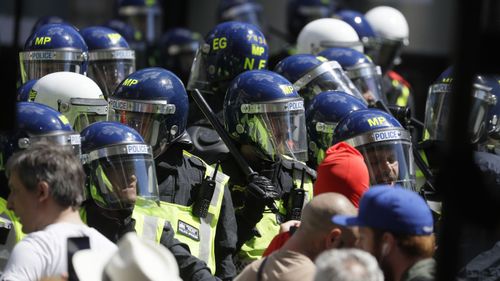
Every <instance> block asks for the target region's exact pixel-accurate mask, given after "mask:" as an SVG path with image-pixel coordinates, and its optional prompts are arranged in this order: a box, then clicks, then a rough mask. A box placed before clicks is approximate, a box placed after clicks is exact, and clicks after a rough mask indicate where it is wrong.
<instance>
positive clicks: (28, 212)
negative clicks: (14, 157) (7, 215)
mask: <svg viewBox="0 0 500 281" xmlns="http://www.w3.org/2000/svg"><path fill="white" fill-rule="evenodd" d="M9 188H10V194H9V197H8V200H7V207H8V208H9V209H10V210H13V211H14V213H15V214H16V215H17V216H18V217H19V221H20V222H21V224H22V226H23V228H22V230H23V232H24V233H31V232H34V231H37V230H39V229H38V227H37V225H38V221H39V217H38V214H39V210H38V208H37V206H38V197H37V192H32V191H29V190H27V188H26V186H24V184H23V183H22V182H21V181H20V179H19V176H18V174H17V172H15V171H13V172H12V174H11V176H10V178H9Z"/></svg>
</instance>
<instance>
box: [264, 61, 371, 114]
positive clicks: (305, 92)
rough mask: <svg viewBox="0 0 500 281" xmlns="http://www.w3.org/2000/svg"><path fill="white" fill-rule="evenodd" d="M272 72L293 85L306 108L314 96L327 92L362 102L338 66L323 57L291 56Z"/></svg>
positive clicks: (361, 98) (357, 92)
mask: <svg viewBox="0 0 500 281" xmlns="http://www.w3.org/2000/svg"><path fill="white" fill-rule="evenodd" d="M274 71H275V72H276V73H278V74H280V75H282V76H283V77H285V78H286V79H288V81H290V82H292V83H293V87H294V88H295V90H296V91H298V92H299V94H300V95H301V96H302V97H303V98H304V101H305V103H306V106H307V104H308V103H309V102H310V101H311V99H312V98H313V97H314V96H316V95H317V94H319V93H321V92H324V91H328V90H338V91H343V92H346V93H348V94H350V95H352V96H354V97H356V98H359V99H360V100H363V101H364V99H363V97H362V96H361V93H360V92H359V91H358V89H357V88H356V86H354V84H353V83H352V82H351V80H349V78H348V77H347V76H346V74H345V73H344V71H343V70H342V68H341V67H340V65H339V64H338V63H337V62H335V61H327V60H326V59H325V58H324V57H318V56H314V55H309V54H298V55H292V56H289V57H287V58H285V59H283V60H282V61H280V62H279V63H278V64H277V65H276V67H275V69H274Z"/></svg>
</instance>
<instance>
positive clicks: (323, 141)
mask: <svg viewBox="0 0 500 281" xmlns="http://www.w3.org/2000/svg"><path fill="white" fill-rule="evenodd" d="M337 125H338V122H326V123H323V122H316V125H315V126H314V129H313V130H315V131H316V133H315V135H316V138H317V139H316V141H311V142H310V143H309V150H310V154H309V155H313V156H314V159H316V164H318V165H319V164H321V162H323V159H324V158H325V155H326V150H327V149H328V148H329V147H330V146H332V143H333V131H334V130H335V128H336V127H337Z"/></svg>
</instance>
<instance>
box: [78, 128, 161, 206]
mask: <svg viewBox="0 0 500 281" xmlns="http://www.w3.org/2000/svg"><path fill="white" fill-rule="evenodd" d="M81 137H82V162H83V167H84V168H85V172H86V174H87V194H88V196H89V197H91V198H92V199H93V200H94V202H95V203H96V204H97V206H99V207H101V208H103V209H108V210H120V209H125V208H131V207H133V206H134V204H135V202H136V201H137V200H145V202H149V203H154V202H158V201H159V196H158V183H157V180H156V172H155V165H154V159H153V152H152V148H151V146H150V145H148V144H146V143H145V142H144V140H143V138H142V137H141V135H140V134H139V133H138V132H137V131H136V130H134V129H132V128H130V127H128V126H126V125H124V124H120V123H117V122H106V121H103V122H97V123H94V124H92V125H90V126H88V127H86V128H85V129H84V130H83V131H82V132H81Z"/></svg>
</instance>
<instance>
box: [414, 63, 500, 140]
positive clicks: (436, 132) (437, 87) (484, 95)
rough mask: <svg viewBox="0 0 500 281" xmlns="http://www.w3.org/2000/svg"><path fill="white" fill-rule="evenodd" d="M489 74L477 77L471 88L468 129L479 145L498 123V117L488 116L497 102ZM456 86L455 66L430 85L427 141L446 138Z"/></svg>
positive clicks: (426, 114)
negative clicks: (454, 84)
mask: <svg viewBox="0 0 500 281" xmlns="http://www.w3.org/2000/svg"><path fill="white" fill-rule="evenodd" d="M488 80H489V78H488V77H486V76H481V75H479V76H476V77H475V82H474V84H473V87H472V97H473V99H472V105H471V107H470V108H471V112H470V119H469V124H468V126H467V129H468V131H469V135H470V138H471V139H470V141H471V143H473V144H477V143H479V142H482V141H484V140H485V139H486V137H487V135H488V131H492V133H493V132H494V131H495V130H496V129H493V127H489V126H490V125H494V126H496V127H498V126H497V122H498V121H497V120H494V119H493V116H491V118H492V119H489V116H488V114H489V113H490V112H491V109H492V108H496V104H497V103H498V101H497V98H496V95H495V94H493V93H492V86H494V85H495V81H490V82H488ZM452 85H453V67H449V68H447V69H446V70H445V71H444V72H443V73H442V74H441V75H440V76H439V77H438V79H436V81H435V82H434V83H433V84H432V85H431V86H430V87H429V93H428V95H427V102H426V106H425V120H424V128H425V131H424V140H425V141H444V140H445V136H446V133H447V129H446V128H447V126H448V124H449V113H450V102H451V93H452Z"/></svg>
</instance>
